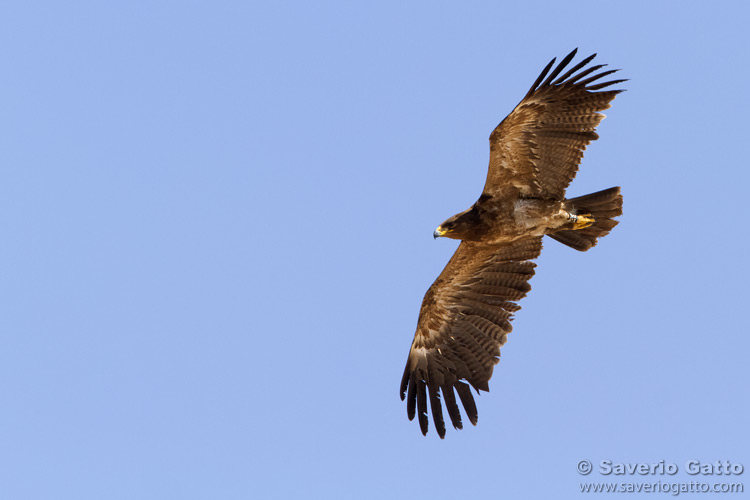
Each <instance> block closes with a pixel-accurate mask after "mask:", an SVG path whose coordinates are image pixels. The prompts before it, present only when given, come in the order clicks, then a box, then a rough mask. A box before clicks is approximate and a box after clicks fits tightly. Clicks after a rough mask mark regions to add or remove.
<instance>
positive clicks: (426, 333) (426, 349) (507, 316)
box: [401, 237, 542, 438]
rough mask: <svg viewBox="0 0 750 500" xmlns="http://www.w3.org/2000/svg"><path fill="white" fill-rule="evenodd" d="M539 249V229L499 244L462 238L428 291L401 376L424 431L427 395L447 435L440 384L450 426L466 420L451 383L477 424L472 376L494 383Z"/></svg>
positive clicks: (483, 385) (481, 385) (483, 384)
mask: <svg viewBox="0 0 750 500" xmlns="http://www.w3.org/2000/svg"><path fill="white" fill-rule="evenodd" d="M541 250H542V238H541V237H537V238H527V239H523V240H518V241H516V242H513V243H508V244H504V245H494V246H490V245H473V244H471V243H466V242H462V243H461V244H460V245H459V247H458V249H457V250H456V253H454V254H453V257H452V258H451V260H450V262H448V265H447V266H446V267H445V269H444V270H443V272H442V273H441V274H440V276H439V277H438V278H437V280H435V282H434V283H433V284H432V286H431V287H430V289H429V290H428V291H427V293H426V294H425V297H424V300H423V301H422V308H421V310H420V313H419V321H418V323H417V332H416V334H415V335H414V341H413V342H412V345H411V350H410V351H409V358H408V360H407V362H406V369H405V370H404V376H403V379H402V380H401V399H402V400H403V399H406V408H407V414H408V416H409V420H412V419H414V416H415V414H418V417H419V426H420V428H421V430H422V433H423V434H426V433H427V428H428V417H427V399H428V396H429V401H430V407H431V413H432V418H433V420H434V422H435V428H436V429H437V432H438V434H439V435H440V437H441V438H442V437H444V436H445V422H444V420H443V410H442V406H441V403H440V401H441V392H442V400H443V401H444V402H445V406H446V409H447V410H448V415H449V416H450V419H451V422H452V424H453V426H454V427H455V428H457V429H460V428H462V422H461V414H460V412H459V409H458V405H457V404H456V397H455V394H454V389H455V391H456V392H457V393H458V396H459V398H460V399H461V403H462V404H463V407H464V410H465V412H466V415H467V416H468V418H469V420H470V421H471V423H472V424H474V425H476V422H477V407H476V404H475V403H474V398H473V396H472V394H471V389H470V386H469V384H470V385H471V386H472V387H474V388H475V389H476V390H480V389H481V390H483V391H489V385H488V382H489V380H490V377H492V370H493V368H494V366H495V364H497V362H498V361H499V359H498V358H499V356H500V347H501V346H502V345H503V344H504V343H505V340H506V336H507V334H508V333H509V332H510V331H511V329H512V327H511V325H510V320H511V318H512V315H513V313H514V312H516V311H518V310H519V309H520V306H519V305H518V304H516V302H517V301H518V300H520V299H521V298H523V297H524V296H526V293H527V292H528V291H529V290H530V289H531V286H530V285H529V283H528V281H529V279H530V278H531V277H532V276H533V275H534V267H535V266H536V264H534V263H533V262H531V260H532V259H535V258H536V257H538V256H539V253H540V252H541ZM466 382H468V384H467V383H466Z"/></svg>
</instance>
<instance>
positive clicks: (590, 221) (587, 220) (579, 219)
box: [570, 214, 596, 231]
mask: <svg viewBox="0 0 750 500" xmlns="http://www.w3.org/2000/svg"><path fill="white" fill-rule="evenodd" d="M570 219H571V220H572V221H573V230H574V231H575V230H578V229H583V228H586V227H589V226H593V225H594V222H596V219H594V218H593V217H592V216H591V214H578V215H573V214H570Z"/></svg>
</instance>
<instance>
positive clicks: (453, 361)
mask: <svg viewBox="0 0 750 500" xmlns="http://www.w3.org/2000/svg"><path fill="white" fill-rule="evenodd" d="M577 50H578V49H576V50H574V51H573V52H571V53H570V54H568V55H567V56H566V57H565V58H564V59H563V60H562V61H561V62H560V64H559V65H557V67H555V68H554V69H552V67H553V66H554V64H555V59H553V60H552V61H550V63H549V64H548V65H547V67H545V68H544V70H543V71H542V73H541V74H540V75H539V77H538V78H537V79H536V81H535V82H534V84H533V85H532V86H531V89H529V91H528V93H527V94H526V96H525V97H524V98H523V100H522V101H521V102H520V103H519V104H518V106H516V107H515V109H514V110H513V111H512V112H511V113H510V114H509V115H508V116H507V117H506V118H505V119H504V120H503V121H502V122H501V123H500V125H498V126H497V128H495V130H493V131H492V134H490V165H489V172H488V173H487V181H486V183H485V185H484V190H483V191H482V194H481V196H480V197H479V200H477V202H476V203H474V205H472V206H471V208H469V209H468V210H465V211H463V212H461V213H460V214H456V215H454V216H453V217H451V218H449V219H448V220H446V221H445V222H443V223H442V224H440V226H438V228H437V229H436V230H435V233H434V237H435V238H437V237H439V236H446V237H448V238H454V239H457V240H462V241H461V244H460V245H459V246H458V249H457V250H456V253H454V254H453V257H452V258H451V260H450V262H448V265H447V266H445V269H444V270H443V272H442V273H441V274H440V276H438V278H437V280H435V282H434V283H433V284H432V286H431V287H430V289H429V290H427V293H426V294H425V297H424V300H423V301H422V308H421V309H420V311H419V320H418V322H417V332H416V334H415V335H414V341H413V342H412V344H411V349H410V350H409V358H408V360H407V362H406V369H405V370H404V376H403V379H402V380H401V399H402V400H403V399H406V412H407V415H408V416H409V420H413V419H414V416H415V415H417V416H418V417H419V426H420V428H421V429H422V434H427V428H428V417H427V401H428V398H429V402H430V409H431V412H432V418H433V420H434V422H435V427H436V428H437V432H438V434H439V435H440V437H441V438H443V437H444V436H445V421H444V420H443V409H442V405H441V400H442V401H443V402H444V403H445V407H446V409H447V410H448V415H449V416H450V419H451V423H452V424H453V427H455V428H456V429H461V428H462V426H463V425H462V422H461V413H460V411H459V409H458V405H457V404H456V396H455V393H454V390H455V392H456V393H458V397H459V399H460V400H461V403H462V405H463V407H464V411H465V412H466V415H467V417H468V418H469V421H470V422H471V423H472V424H474V425H476V423H477V407H476V404H475V403H474V398H473V396H472V393H471V387H473V388H474V389H475V390H476V391H477V393H478V392H479V391H480V390H482V391H489V385H488V382H489V380H490V377H492V370H493V368H494V366H495V364H497V362H498V361H499V357H500V346H502V345H503V344H505V341H506V339H507V336H508V333H510V331H511V329H512V327H511V324H510V320H511V319H512V318H513V313H515V312H516V311H518V310H519V309H520V306H519V305H518V304H517V302H518V301H519V300H520V299H522V298H523V297H524V296H526V293H527V292H528V291H529V290H530V289H531V287H530V286H529V279H530V278H531V277H532V276H533V275H534V267H536V264H534V263H533V262H532V259H535V258H536V257H538V256H539V253H540V252H541V250H542V237H543V236H544V235H547V236H549V237H551V238H553V239H555V240H557V241H559V242H561V243H564V244H565V245H568V246H570V247H572V248H574V249H576V250H580V251H586V250H588V249H589V248H591V247H593V246H594V245H596V241H597V238H600V237H602V236H604V235H606V234H607V233H609V231H610V230H611V229H612V228H613V227H615V226H616V225H617V221H616V220H614V217H617V216H618V215H621V214H622V196H621V195H620V188H619V187H613V188H610V189H606V190H604V191H599V192H597V193H593V194H589V195H586V196H580V197H578V198H571V199H566V198H565V189H566V188H567V187H568V184H570V182H571V181H572V180H573V177H575V175H576V172H577V170H578V164H579V163H580V161H581V158H582V157H583V151H584V150H585V149H586V146H587V145H588V144H589V143H590V142H591V141H594V140H596V139H597V138H598V137H599V136H598V135H597V134H596V132H595V129H596V126H597V125H599V122H600V121H602V119H603V118H604V115H603V114H601V113H599V111H603V110H605V109H607V108H609V107H610V102H611V101H612V100H613V99H614V98H615V96H616V95H617V94H618V93H620V92H622V90H611V89H609V90H602V89H605V88H607V87H610V86H612V85H615V84H617V83H620V82H624V81H626V80H610V81H604V82H602V78H604V77H606V76H608V75H611V74H612V73H614V72H615V71H617V70H608V71H600V70H601V68H603V67H604V66H605V65H603V64H602V65H596V66H590V67H588V68H586V66H587V65H588V64H589V63H590V62H591V60H592V59H594V57H595V56H596V54H594V55H592V56H590V57H587V58H586V59H584V60H583V61H581V62H579V63H578V64H576V65H575V66H573V67H572V68H570V69H568V70H567V71H565V73H563V74H562V75H561V73H562V72H563V70H564V69H565V67H566V66H567V65H568V64H569V63H570V61H571V60H572V59H573V57H574V56H575V54H576V51H577ZM550 70H551V71H550ZM441 394H442V396H441Z"/></svg>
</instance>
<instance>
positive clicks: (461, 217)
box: [432, 206, 482, 240]
mask: <svg viewBox="0 0 750 500" xmlns="http://www.w3.org/2000/svg"><path fill="white" fill-rule="evenodd" d="M481 224H482V221H481V217H480V215H479V210H478V209H477V207H476V206H473V207H471V208H470V209H468V210H464V211H463V212H461V213H460V214H456V215H454V216H453V217H450V218H448V219H446V221H445V222H443V223H442V224H440V225H439V226H438V227H437V229H435V232H434V233H432V237H433V238H439V237H441V236H445V237H446V238H453V239H455V240H472V239H475V238H474V236H475V233H476V232H477V230H478V229H479V227H480V226H481Z"/></svg>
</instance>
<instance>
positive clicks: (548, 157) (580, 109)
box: [484, 49, 626, 199]
mask: <svg viewBox="0 0 750 500" xmlns="http://www.w3.org/2000/svg"><path fill="white" fill-rule="evenodd" d="M577 50H578V49H576V50H574V51H573V52H571V53H570V54H568V55H567V56H566V57H565V58H564V59H563V60H562V61H560V64H558V65H557V67H556V68H555V69H553V70H552V71H551V72H550V69H551V68H552V66H553V65H554V63H555V60H554V59H553V60H552V61H550V63H549V64H548V65H547V67H546V68H544V71H542V73H541V74H540V75H539V77H538V78H537V79H536V81H535V82H534V84H533V85H532V86H531V89H529V92H528V93H527V94H526V96H525V97H524V98H523V100H522V101H521V102H520V103H519V104H518V106H516V107H515V109H514V110H513V111H512V112H511V113H510V114H509V115H508V116H507V117H506V118H505V119H504V120H503V121H502V122H501V123H500V125H498V126H497V127H496V128H495V130H493V131H492V134H490V166H489V171H488V173H487V182H486V183H485V186H484V194H487V195H491V196H503V195H506V196H507V195H511V194H513V195H521V196H536V197H543V198H553V199H561V198H562V197H563V195H564V194H565V189H566V188H567V187H568V185H569V184H570V181H572V180H573V177H575V175H576V172H577V171H578V164H579V163H580V162H581V158H583V151H584V150H585V149H586V146H587V145H588V144H589V143H590V142H591V141H594V140H596V139H598V138H599V136H598V135H597V134H596V132H595V131H594V130H595V129H596V126H597V125H599V122H601V121H602V120H603V119H604V115H603V114H601V113H599V111H603V110H605V109H607V108H609V107H610V102H611V101H612V100H613V99H614V98H615V96H616V95H617V94H618V93H620V92H622V90H606V91H601V92H599V90H601V89H603V88H606V87H609V86H611V85H615V84H617V83H620V82H624V81H626V80H610V81H605V82H602V83H595V82H597V81H599V80H601V79H602V78H604V77H605V76H608V75H611V74H612V73H614V72H615V71H617V70H608V71H601V72H598V71H599V70H600V69H601V68H603V67H604V66H605V65H604V64H600V65H596V66H590V67H588V68H586V69H584V67H585V66H586V65H587V64H588V63H590V62H591V60H592V59H594V57H595V56H596V54H594V55H592V56H589V57H587V58H586V59H584V60H583V61H581V62H579V63H578V64H576V65H575V66H573V67H572V68H570V69H569V70H568V71H567V72H565V74H563V75H562V76H560V77H559V78H558V75H560V73H561V72H562V70H563V69H564V68H565V66H567V65H568V63H570V61H571V60H572V59H573V57H574V56H575V54H576V51H577ZM592 73H593V75H592ZM589 75H592V76H589ZM545 77H546V79H545Z"/></svg>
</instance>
